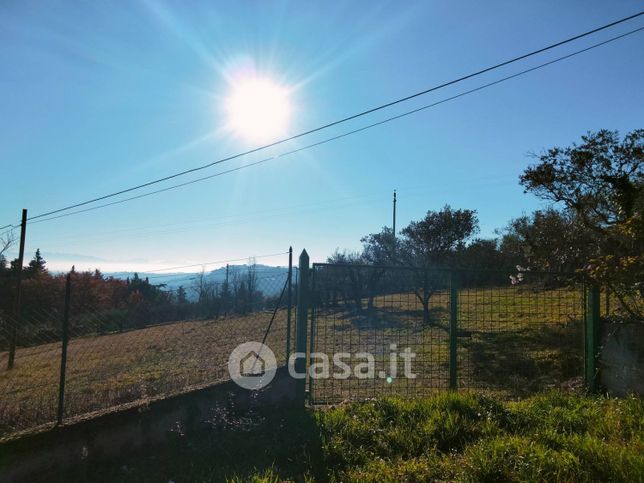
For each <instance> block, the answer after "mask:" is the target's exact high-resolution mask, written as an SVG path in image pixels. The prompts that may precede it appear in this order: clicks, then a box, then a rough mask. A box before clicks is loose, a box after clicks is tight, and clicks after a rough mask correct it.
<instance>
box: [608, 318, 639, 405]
mask: <svg viewBox="0 0 644 483" xmlns="http://www.w3.org/2000/svg"><path fill="white" fill-rule="evenodd" d="M599 370H600V373H599V377H600V383H601V384H602V386H603V387H604V388H605V389H607V390H608V392H609V393H610V394H613V395H615V396H626V395H628V394H631V393H635V394H638V395H640V396H642V395H644V324H636V323H632V324H614V323H603V324H602V349H601V356H600V361H599Z"/></svg>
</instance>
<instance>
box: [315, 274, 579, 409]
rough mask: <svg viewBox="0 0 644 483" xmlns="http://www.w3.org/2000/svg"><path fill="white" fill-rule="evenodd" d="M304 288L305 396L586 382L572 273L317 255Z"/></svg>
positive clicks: (516, 390)
mask: <svg viewBox="0 0 644 483" xmlns="http://www.w3.org/2000/svg"><path fill="white" fill-rule="evenodd" d="M310 293H311V297H310V332H309V334H308V335H309V358H308V361H309V372H308V374H309V376H308V388H309V400H310V402H311V403H313V404H328V403H336V402H339V401H343V400H347V399H364V398H371V397H375V396H383V395H401V396H422V395H426V394H429V393H432V392H435V391H444V390H448V389H465V390H469V389H474V390H484V391H491V392H495V393H500V394H503V395H505V396H507V397H520V396H524V395H528V394H530V393H534V392H537V391H542V390H546V389H561V388H564V389H565V388H574V387H577V386H581V385H582V384H583V375H584V336H583V334H584V330H583V328H584V320H585V312H586V310H585V307H586V304H585V297H586V295H585V287H584V284H583V283H582V282H581V280H580V279H579V277H578V276H576V275H565V274H554V273H543V272H530V271H521V272H519V271H513V272H510V271H499V270H496V271H484V270H443V269H436V270H431V269H416V268H409V267H383V266H371V265H338V264H320V263H318V264H314V265H313V267H312V277H311V291H310ZM342 363H344V365H342ZM346 366H349V369H348V370H347V368H346Z"/></svg>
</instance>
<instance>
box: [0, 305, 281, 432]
mask: <svg viewBox="0 0 644 483" xmlns="http://www.w3.org/2000/svg"><path fill="white" fill-rule="evenodd" d="M270 317H271V314H270V313H264V312H258V313H254V314H251V315H248V316H231V317H228V318H225V319H219V320H207V321H202V320H199V321H187V322H178V323H173V324H164V325H158V326H153V327H148V328H145V329H139V330H133V331H129V332H123V333H114V334H109V335H101V336H85V337H78V338H73V339H71V340H70V343H69V348H68V360H67V370H66V374H67V376H66V385H65V416H66V417H67V418H70V417H75V416H79V415H87V414H88V413H92V412H101V411H104V410H107V409H110V408H114V407H118V406H119V405H123V404H131V403H137V402H141V401H145V400H147V399H149V398H154V397H159V396H165V395H169V394H173V393H178V392H183V391H186V390H188V389H190V388H192V387H199V386H202V385H209V384H214V383H217V382H219V381H224V380H228V379H229V376H228V369H227V362H228V356H229V355H230V353H231V352H232V350H233V349H234V348H235V347H236V346H237V345H238V344H240V343H242V342H246V341H249V340H259V341H261V340H262V337H263V335H264V332H265V330H266V327H267V325H268V323H269V321H270ZM285 338H286V316H285V315H284V314H283V313H278V318H276V320H275V322H274V325H273V328H272V330H271V333H270V335H269V337H268V339H267V343H268V344H269V346H270V347H271V348H272V349H273V350H274V352H275V355H276V357H277V359H278V361H280V360H281V361H284V353H285V340H286V339H285ZM60 354H61V344H60V342H51V343H46V344H41V345H38V346H34V347H27V348H19V349H18V350H17V351H16V360H15V367H14V369H12V370H11V371H7V370H5V367H6V363H7V362H6V361H7V352H3V353H0V437H1V436H3V435H4V436H8V435H11V434H12V433H14V432H17V431H20V430H24V429H27V428H31V427H34V426H37V425H41V424H43V423H45V424H47V423H50V422H53V421H54V420H55V417H56V408H57V401H58V387H59V374H60Z"/></svg>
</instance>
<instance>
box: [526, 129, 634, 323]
mask: <svg viewBox="0 0 644 483" xmlns="http://www.w3.org/2000/svg"><path fill="white" fill-rule="evenodd" d="M581 139H582V143H581V144H579V145H578V144H573V145H572V146H570V147H567V148H559V147H555V148H551V149H549V150H547V151H546V152H544V153H543V154H541V155H540V156H538V157H537V158H538V160H539V161H538V163H537V164H535V165H533V166H530V167H528V168H527V169H526V170H525V171H524V173H523V174H522V175H521V178H520V182H521V184H522V185H523V186H524V188H525V191H526V192H531V193H534V194H535V195H537V196H539V197H540V198H543V199H546V200H549V201H552V202H554V203H560V204H563V205H564V206H565V207H566V208H567V209H569V210H571V211H572V212H574V213H575V215H576V216H578V217H579V219H580V220H581V223H582V224H583V226H584V227H585V228H586V229H588V230H590V231H591V232H592V233H593V236H594V239H595V241H596V242H597V247H598V253H597V255H595V256H592V257H589V258H588V260H587V261H586V262H587V263H586V266H585V271H586V273H587V274H588V275H589V276H590V277H591V278H592V279H594V280H595V281H597V282H600V283H604V284H606V285H607V286H609V287H610V288H611V290H612V292H613V293H615V295H616V296H617V298H618V300H619V301H620V304H621V306H622V308H623V309H624V310H625V311H626V312H627V313H628V314H629V315H631V316H633V317H634V318H639V319H640V320H641V318H642V316H644V303H643V302H642V300H643V299H644V285H643V282H642V281H643V280H644V260H643V257H642V253H644V129H639V130H635V131H632V132H631V133H629V134H627V135H626V136H624V138H623V139H622V140H620V137H619V133H618V132H617V131H608V130H601V131H598V132H589V133H588V134H587V135H586V136H582V138H581Z"/></svg>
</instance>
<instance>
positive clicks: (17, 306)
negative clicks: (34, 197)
mask: <svg viewBox="0 0 644 483" xmlns="http://www.w3.org/2000/svg"><path fill="white" fill-rule="evenodd" d="M26 234H27V210H26V209H23V210H22V223H20V251H19V252H18V267H17V269H18V273H17V274H16V299H15V301H14V307H13V313H14V318H15V320H14V324H13V327H12V329H11V335H10V336H9V359H8V361H7V369H13V365H14V361H15V358H16V343H17V340H18V328H21V326H22V307H21V301H20V298H21V291H22V266H23V264H24V261H25V236H26Z"/></svg>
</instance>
